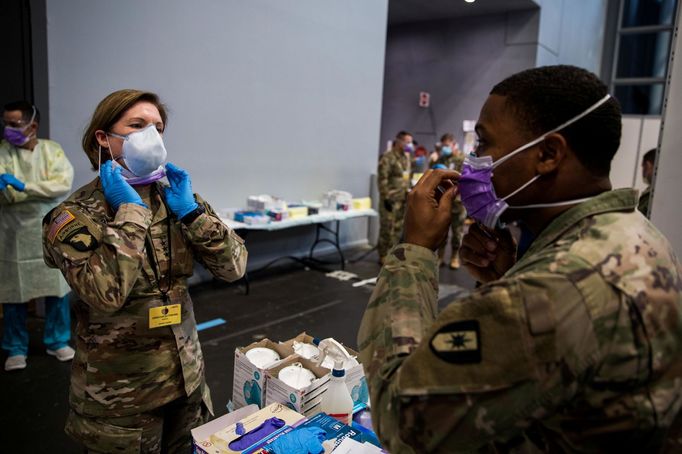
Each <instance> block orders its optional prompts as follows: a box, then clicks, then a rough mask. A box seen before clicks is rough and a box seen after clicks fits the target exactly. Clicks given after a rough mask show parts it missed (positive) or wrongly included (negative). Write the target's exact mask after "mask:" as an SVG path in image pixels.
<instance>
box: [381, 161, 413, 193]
mask: <svg viewBox="0 0 682 454" xmlns="http://www.w3.org/2000/svg"><path fill="white" fill-rule="evenodd" d="M378 173H379V175H378V184H379V196H380V197H381V200H389V201H391V202H398V203H402V202H404V201H405V197H407V191H408V190H409V189H410V158H409V155H408V154H407V153H405V152H403V151H402V150H400V149H398V148H393V149H391V150H389V151H387V152H385V153H384V154H383V155H381V158H380V159H379V170H378Z"/></svg>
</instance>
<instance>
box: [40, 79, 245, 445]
mask: <svg viewBox="0 0 682 454" xmlns="http://www.w3.org/2000/svg"><path fill="white" fill-rule="evenodd" d="M165 125H166V110H165V108H164V106H163V104H161V102H160V101H159V99H158V97H157V96H156V95H155V94H153V93H147V92H142V91H137V90H121V91H117V92H114V93H112V94H110V95H109V96H107V97H106V98H105V99H104V100H102V102H100V103H99V105H98V106H97V108H96V109H95V112H94V114H93V116H92V120H91V121H90V125H89V126H88V128H87V129H86V131H85V133H84V135H83V149H84V150H85V153H86V154H87V156H88V158H89V159H90V162H91V164H92V165H93V168H95V169H99V171H100V177H99V178H95V179H94V180H93V181H92V182H91V183H88V184H87V185H85V186H84V187H82V188H80V189H78V190H77V191H76V192H75V193H73V194H72V195H71V196H70V197H69V198H68V199H67V200H66V201H65V202H64V203H62V204H61V205H59V206H58V207H57V208H55V209H54V210H53V211H52V212H51V213H50V214H48V216H46V218H45V223H44V227H43V248H44V254H45V261H46V262H47V264H48V265H50V266H52V267H58V268H59V269H60V270H61V272H62V274H63V275H64V277H65V278H66V280H67V281H68V283H69V284H70V285H71V287H72V289H73V291H74V292H75V293H76V294H77V296H78V298H79V300H78V301H77V303H76V304H75V313H76V317H77V320H78V324H77V327H76V331H77V336H76V339H77V341H76V356H75V358H74V364H73V368H72V373H71V388H70V395H69V403H70V407H71V411H70V413H69V416H68V419H67V423H66V432H67V433H68V434H69V435H70V436H72V437H73V438H74V439H76V440H78V441H80V442H81V443H83V444H84V445H85V447H86V449H87V451H88V452H96V453H104V452H107V453H109V452H122V453H123V452H155V453H157V452H190V449H191V437H190V429H192V428H193V427H196V426H198V425H200V424H203V423H204V422H205V421H206V419H207V416H208V413H209V412H211V413H212V408H211V399H210V394H209V390H208V387H207V385H206V380H205V376H204V361H203V356H202V352H201V347H200V345H199V339H198V337H197V329H196V321H195V319H194V310H193V307H192V300H191V298H190V296H189V293H188V290H187V278H188V277H190V276H191V275H192V273H193V269H194V260H195V259H196V260H198V261H199V262H201V263H202V264H203V265H204V266H205V267H206V268H207V269H208V270H209V271H210V272H211V273H212V274H213V275H214V276H215V277H217V278H219V279H223V280H226V281H233V280H235V279H238V278H240V277H241V276H242V275H243V274H244V269H245V266H246V257H247V252H246V248H245V247H244V242H243V241H242V240H241V238H239V236H237V235H236V234H235V233H234V232H233V231H232V230H230V229H229V228H228V227H226V226H225V225H224V224H223V223H222V222H221V221H220V219H219V218H218V216H217V215H216V214H215V212H214V211H213V210H212V209H211V207H210V206H209V205H208V204H207V203H206V202H204V201H203V200H202V199H201V198H200V197H199V196H197V195H196V194H193V193H192V186H191V183H190V179H189V175H188V174H187V172H185V171H184V170H182V169H179V168H178V167H176V166H174V165H173V164H171V163H167V164H166V163H165V161H166V149H165V146H164V143H163V140H162V138H161V134H163V132H164V128H165ZM164 164H165V165H164ZM164 175H165V176H166V177H167V178H168V182H169V183H170V184H165V183H163V182H162V181H161V179H162V178H163V177H164Z"/></svg>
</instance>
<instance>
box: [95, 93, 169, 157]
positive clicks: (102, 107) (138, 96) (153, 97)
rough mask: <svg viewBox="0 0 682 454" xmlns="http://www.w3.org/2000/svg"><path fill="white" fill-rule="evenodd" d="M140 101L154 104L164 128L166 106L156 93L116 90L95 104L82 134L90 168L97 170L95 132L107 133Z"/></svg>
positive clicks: (166, 116) (97, 145)
mask: <svg viewBox="0 0 682 454" xmlns="http://www.w3.org/2000/svg"><path fill="white" fill-rule="evenodd" d="M140 101H146V102H150V103H152V104H154V105H155V106H156V108H157V109H159V114H160V115H161V120H163V126H164V128H165V127H166V122H167V118H168V115H167V113H166V106H165V105H164V104H163V103H162V102H161V100H160V99H159V96H158V95H157V94H156V93H152V92H148V91H141V90H132V89H126V90H118V91H115V92H113V93H111V94H110V95H109V96H107V97H106V98H104V99H103V100H101V101H100V103H99V104H97V107H96V108H95V112H94V113H93V114H92V119H90V124H89V125H88V127H87V128H85V131H84V132H83V140H82V144H83V151H85V154H86V155H87V157H88V159H89V160H90V163H91V164H92V168H93V169H94V170H98V166H99V156H98V155H99V144H98V142H97V138H96V137H95V132H96V131H99V130H100V129H101V130H102V131H105V132H108V131H110V129H111V127H112V126H113V125H114V124H115V123H116V122H117V121H118V120H120V119H121V117H122V116H123V114H124V113H125V112H126V111H127V110H128V109H130V108H131V107H133V106H134V105H135V104H137V103H138V102H140ZM108 159H109V156H108V155H107V156H103V157H102V162H104V161H107V160H108Z"/></svg>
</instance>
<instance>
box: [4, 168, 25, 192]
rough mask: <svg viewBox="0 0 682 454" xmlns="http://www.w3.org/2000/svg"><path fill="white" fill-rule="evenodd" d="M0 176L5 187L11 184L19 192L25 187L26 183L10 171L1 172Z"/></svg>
mask: <svg viewBox="0 0 682 454" xmlns="http://www.w3.org/2000/svg"><path fill="white" fill-rule="evenodd" d="M0 178H1V179H2V180H3V181H4V182H5V187H7V186H12V187H13V188H14V189H16V190H17V191H19V192H24V189H26V185H25V184H24V183H23V182H22V181H21V180H19V179H18V178H17V177H15V176H14V175H12V174H11V173H3V174H2V175H0ZM2 189H5V188H2Z"/></svg>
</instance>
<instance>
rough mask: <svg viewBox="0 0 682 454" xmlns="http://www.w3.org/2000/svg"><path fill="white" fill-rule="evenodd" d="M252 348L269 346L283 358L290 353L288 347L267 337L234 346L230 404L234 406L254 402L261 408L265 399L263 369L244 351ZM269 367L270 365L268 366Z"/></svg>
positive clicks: (265, 383) (237, 406) (265, 384)
mask: <svg viewBox="0 0 682 454" xmlns="http://www.w3.org/2000/svg"><path fill="white" fill-rule="evenodd" d="M254 348H269V349H272V350H274V351H276V352H277V353H278V354H279V356H280V358H282V359H284V358H286V357H287V356H289V354H290V349H287V347H286V346H283V345H281V344H276V343H275V342H272V341H271V340H269V339H262V340H260V341H258V342H254V343H253V344H251V345H249V346H246V347H241V348H236V349H235V351H234V378H233V382H232V383H233V384H232V404H233V405H234V408H235V409H236V408H241V407H244V406H246V405H249V404H256V405H258V407H259V408H263V405H264V399H265V388H266V386H267V382H266V380H265V370H266V369H267V367H264V368H259V367H257V366H256V365H254V364H253V363H252V362H251V361H249V359H248V358H247V357H246V352H248V351H249V350H251V349H254ZM270 367H271V366H270Z"/></svg>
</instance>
